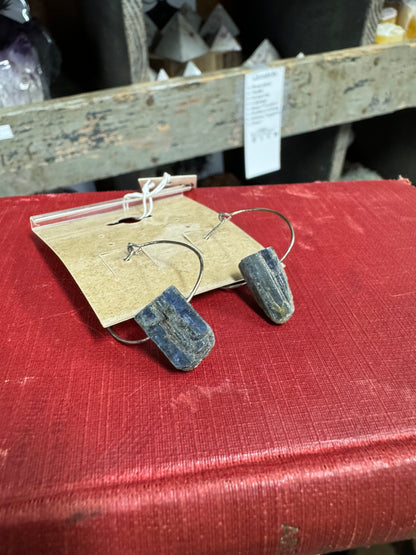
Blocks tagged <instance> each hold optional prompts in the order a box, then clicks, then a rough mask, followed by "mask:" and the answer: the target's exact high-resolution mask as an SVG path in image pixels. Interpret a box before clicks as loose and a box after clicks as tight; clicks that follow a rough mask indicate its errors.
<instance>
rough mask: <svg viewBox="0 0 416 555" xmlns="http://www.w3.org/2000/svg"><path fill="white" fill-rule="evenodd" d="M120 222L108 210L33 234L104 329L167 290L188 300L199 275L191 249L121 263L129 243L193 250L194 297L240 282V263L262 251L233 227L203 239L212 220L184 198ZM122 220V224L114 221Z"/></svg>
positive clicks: (154, 250)
mask: <svg viewBox="0 0 416 555" xmlns="http://www.w3.org/2000/svg"><path fill="white" fill-rule="evenodd" d="M124 216H125V213H124V212H123V210H114V211H112V212H109V213H104V214H95V215H92V216H89V217H84V218H80V219H75V220H72V221H69V222H68V221H63V222H60V223H58V224H55V225H45V226H40V227H35V228H34V229H33V231H34V232H35V233H36V234H37V235H38V236H39V237H40V238H41V239H42V240H43V241H44V242H45V243H47V244H48V245H49V247H50V248H51V249H52V250H53V251H54V252H55V253H56V254H57V255H58V257H59V258H60V259H61V260H62V262H63V263H64V264H65V266H66V267H67V268H68V270H69V271H70V273H71V274H72V276H73V278H74V279H75V281H76V282H77V284H78V285H79V287H80V288H81V290H82V292H83V293H84V295H85V297H86V298H87V300H88V302H89V303H90V305H91V307H92V308H93V310H94V312H95V313H96V315H97V317H98V319H99V320H100V322H101V324H102V325H103V326H104V327H108V326H112V325H114V324H117V323H119V322H123V321H125V320H128V319H130V318H133V317H134V315H135V314H137V312H138V311H139V310H140V309H141V308H143V307H144V306H145V305H146V304H148V303H149V302H150V301H152V300H153V299H154V298H155V297H156V296H157V295H159V294H160V293H161V292H162V291H164V290H165V289H166V288H167V287H169V286H170V285H175V286H176V287H177V288H178V289H179V290H180V291H181V292H182V293H183V294H184V295H185V296H187V295H188V294H189V292H190V291H191V289H192V288H193V286H194V284H195V282H196V279H197V277H198V273H199V268H200V265H199V260H198V257H197V256H196V255H195V253H193V252H192V251H191V250H190V249H187V248H185V247H181V246H177V245H171V244H157V245H151V246H148V247H145V248H144V249H143V252H141V253H138V254H136V255H134V256H132V257H131V258H130V260H129V261H125V260H124V259H125V257H126V255H127V245H128V243H130V242H131V243H137V244H140V243H145V242H148V241H154V240H163V239H169V240H173V241H181V242H185V243H188V244H190V245H193V246H194V247H196V248H197V249H198V250H199V251H200V252H201V254H202V257H203V259H204V273H203V276H202V281H201V285H200V287H199V288H198V291H197V293H203V292H206V291H210V290H212V289H216V288H218V287H222V286H224V285H229V284H232V283H235V282H236V281H238V280H240V279H241V274H240V272H239V270H238V263H239V261H240V260H241V259H242V258H244V257H245V256H247V255H249V254H252V253H254V252H257V251H258V250H259V249H261V248H262V246H261V245H260V244H259V243H258V242H257V241H255V240H254V239H253V238H252V237H250V236H249V235H247V234H246V233H245V232H244V231H242V230H241V229H240V228H239V227H237V226H236V225H234V224H233V223H232V222H227V223H226V224H224V225H223V226H222V227H221V231H218V232H217V233H214V234H213V235H212V236H211V237H210V238H209V239H208V240H205V239H204V236H205V235H206V234H207V233H208V232H209V231H210V230H211V229H212V228H213V227H214V226H215V225H216V224H217V223H218V214H217V212H214V211H213V210H211V209H209V208H206V207H205V206H203V205H201V204H199V203H198V202H196V201H193V200H191V199H189V198H187V197H184V196H175V197H171V198H165V199H160V200H157V201H156V202H155V204H154V208H153V213H152V215H151V216H150V217H148V218H145V219H143V220H141V221H135V222H132V219H131V218H128V219H126V218H124ZM123 218H124V219H125V220H126V223H115V222H118V221H119V220H123ZM127 222H130V223H127Z"/></svg>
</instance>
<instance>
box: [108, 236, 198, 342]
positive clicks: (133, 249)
mask: <svg viewBox="0 0 416 555" xmlns="http://www.w3.org/2000/svg"><path fill="white" fill-rule="evenodd" d="M161 243H167V244H170V245H179V246H181V247H186V248H187V249H189V250H191V251H192V252H194V253H195V254H196V255H197V257H198V260H199V274H198V278H197V280H196V282H195V285H194V286H193V288H192V291H191V292H190V293H189V295H188V296H187V297H186V302H188V303H189V302H190V301H191V299H192V297H193V296H194V295H195V293H196V291H197V289H198V287H199V284H200V283H201V279H202V274H203V273H204V259H203V258H202V255H201V253H200V252H199V250H198V249H196V248H195V247H194V246H192V245H188V244H187V243H182V242H181V241H170V240H168V239H160V240H157V241H148V242H147V243H141V244H137V243H129V244H128V245H127V251H128V254H127V256H126V258H125V259H124V260H126V261H128V260H130V258H131V257H132V256H133V255H135V254H137V253H139V252H141V251H142V250H143V249H144V248H145V247H149V246H151V245H159V244H161ZM107 330H108V331H109V332H110V334H111V335H112V336H113V337H114V339H117V341H120V343H124V344H125V345H138V344H139V343H144V342H145V341H147V340H148V339H149V338H148V337H144V338H143V339H123V338H122V337H120V336H119V335H118V334H117V333H116V332H115V331H114V330H113V329H112V328H111V327H108V328H107Z"/></svg>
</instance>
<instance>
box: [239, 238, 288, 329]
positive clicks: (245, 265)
mask: <svg viewBox="0 0 416 555" xmlns="http://www.w3.org/2000/svg"><path fill="white" fill-rule="evenodd" d="M239 268H240V272H241V274H242V276H243V278H244V280H245V281H246V282H247V285H248V287H249V288H250V291H251V292H252V293H253V295H254V297H255V299H256V301H257V303H258V304H259V306H261V308H262V309H263V310H264V312H265V313H266V314H267V316H268V317H269V318H270V319H271V320H272V321H273V322H275V323H276V324H284V323H285V322H287V321H288V320H289V318H290V317H291V316H292V314H293V312H294V310H295V306H294V304H293V296H292V292H291V290H290V287H289V284H288V281H287V276H286V273H285V270H284V268H283V264H282V263H281V262H280V260H279V259H278V257H277V254H276V252H275V250H274V249H273V247H268V248H267V249H263V250H261V251H259V252H256V253H254V254H251V255H250V256H246V257H245V258H243V259H242V260H241V262H240V264H239Z"/></svg>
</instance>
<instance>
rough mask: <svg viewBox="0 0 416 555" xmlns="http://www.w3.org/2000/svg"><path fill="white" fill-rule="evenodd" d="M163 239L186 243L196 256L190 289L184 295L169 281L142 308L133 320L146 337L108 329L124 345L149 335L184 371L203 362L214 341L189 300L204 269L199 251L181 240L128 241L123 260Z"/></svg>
mask: <svg viewBox="0 0 416 555" xmlns="http://www.w3.org/2000/svg"><path fill="white" fill-rule="evenodd" d="M162 243H168V244H172V245H180V246H183V247H186V248H188V249H190V250H191V251H193V252H194V253H195V254H196V255H197V256H198V260H199V264H200V269H199V274H198V278H197V280H196V283H195V285H194V287H193V289H192V291H191V292H190V293H189V295H188V297H186V298H185V297H184V296H183V295H182V293H180V291H178V289H177V288H176V287H175V286H174V285H171V286H170V287H168V288H167V289H165V291H163V293H161V294H160V295H159V296H158V297H156V298H155V299H153V301H151V302H150V303H149V304H148V305H146V306H145V307H144V308H142V309H141V310H140V311H139V312H138V313H137V314H136V316H135V317H134V320H135V321H136V323H137V324H138V325H139V326H140V327H141V328H142V329H143V331H144V332H145V333H146V335H147V337H145V338H144V339H134V340H129V339H123V338H122V337H120V336H119V335H118V334H117V333H116V332H115V331H114V330H113V329H112V328H110V327H109V328H107V329H108V331H109V332H110V333H111V335H112V336H113V337H114V338H115V339H117V340H118V341H121V342H122V343H125V344H127V345H137V344H138V343H143V342H144V341H147V340H148V339H151V340H152V341H154V343H156V345H157V346H158V347H159V349H160V350H161V351H162V352H163V353H164V354H165V356H166V357H167V358H168V359H169V361H170V362H171V363H172V365H173V366H174V367H175V368H177V369H178V370H182V371H184V372H187V371H189V370H192V369H193V368H196V367H197V366H198V364H199V363H200V362H202V360H203V359H204V358H205V357H206V356H207V355H208V354H209V352H210V351H211V349H212V347H213V346H214V343H215V338H214V333H213V331H212V329H211V328H210V326H209V325H208V324H207V323H206V322H205V320H204V319H203V318H202V317H201V316H200V315H199V314H198V312H197V311H196V310H195V309H194V308H193V307H192V306H191V305H190V304H189V302H190V300H191V299H192V297H193V296H194V294H195V292H196V290H197V289H198V287H199V284H200V282H201V278H202V274H203V271H204V261H203V258H202V256H201V253H200V252H199V251H198V250H197V249H196V248H195V247H193V246H192V245H188V244H186V243H182V242H180V241H168V240H159V241H149V242H147V243H142V244H140V245H138V244H136V243H129V244H128V246H127V257H126V258H125V259H124V260H126V261H128V260H130V258H131V257H132V256H133V255H137V254H139V253H140V252H142V250H143V248H144V247H149V246H151V245H158V244H162Z"/></svg>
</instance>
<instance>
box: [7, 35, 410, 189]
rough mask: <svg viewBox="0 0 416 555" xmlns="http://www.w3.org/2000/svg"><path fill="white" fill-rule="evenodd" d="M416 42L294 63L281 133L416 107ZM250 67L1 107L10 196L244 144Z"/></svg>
mask: <svg viewBox="0 0 416 555" xmlns="http://www.w3.org/2000/svg"><path fill="white" fill-rule="evenodd" d="M415 49H416V41H410V42H407V43H403V44H397V45H388V46H386V45H371V46H364V47H359V48H351V49H345V50H339V51H333V52H327V53H324V54H318V55H313V56H307V57H305V58H290V59H285V60H281V61H278V62H275V63H273V64H271V66H272V67H274V66H280V65H284V66H285V103H284V111H283V124H282V136H284V137H285V136H289V135H297V134H301V133H305V132H308V131H313V130H317V129H322V128H324V127H331V126H334V125H338V124H342V123H348V122H353V121H357V120H360V119H365V118H370V117H374V116H378V115H382V114H387V113H391V112H395V111H397V110H400V109H403V108H410V107H414V106H416V62H415V60H416V56H415V55H416V51H415ZM247 71H248V70H247V69H246V68H243V67H239V68H235V69H231V70H227V71H218V72H214V73H207V74H203V75H201V76H200V77H189V78H174V79H171V80H169V81H165V82H148V83H136V84H133V85H128V86H125V87H120V88H116V89H106V90H101V91H97V92H93V93H87V94H81V95H77V96H72V97H65V98H60V99H54V100H48V101H45V102H43V103H41V104H32V105H27V106H16V107H13V108H2V109H0V125H10V127H11V130H12V132H13V136H14V137H13V138H12V139H6V140H3V141H1V143H0V144H1V149H0V175H1V180H2V184H3V185H2V194H3V195H4V194H10V195H12V194H27V193H30V192H33V191H40V190H47V189H50V188H54V187H59V186H68V185H72V184H76V183H79V182H82V181H88V180H91V179H92V180H94V179H100V178H104V177H109V176H114V175H119V174H122V173H126V172H129V171H133V170H137V169H143V168H148V167H152V166H154V165H158V164H164V163H170V162H174V161H177V160H185V159H189V158H193V157H195V156H200V155H204V154H209V153H211V152H216V151H222V150H227V149H231V148H236V147H239V146H242V145H243V96H244V95H243V90H244V75H245V73H247Z"/></svg>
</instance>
